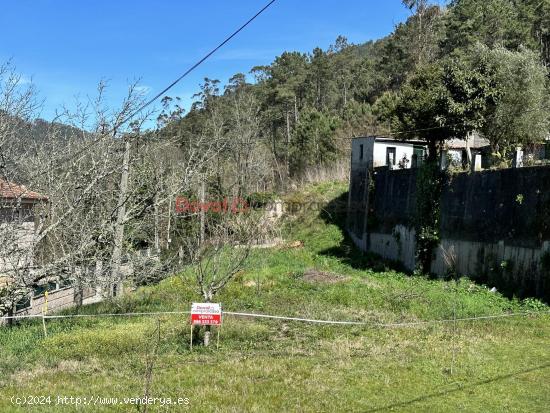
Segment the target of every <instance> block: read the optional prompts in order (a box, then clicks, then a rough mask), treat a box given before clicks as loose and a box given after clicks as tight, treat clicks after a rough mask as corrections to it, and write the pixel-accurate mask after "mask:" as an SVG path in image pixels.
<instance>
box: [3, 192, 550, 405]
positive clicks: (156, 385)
mask: <svg viewBox="0 0 550 413" xmlns="http://www.w3.org/2000/svg"><path fill="white" fill-rule="evenodd" d="M344 191H345V188H344V187H343V185H342V184H336V183H326V184H321V185H316V186H312V187H309V188H308V189H307V190H305V191H303V192H300V193H297V194H292V195H290V197H294V198H293V199H295V198H300V199H307V200H322V201H326V202H328V201H330V200H332V199H335V198H337V197H339V196H341V195H342V193H343V192H344ZM338 222H339V221H338V217H336V216H334V215H331V213H330V210H329V211H327V212H323V213H321V214H318V213H302V214H300V216H299V217H297V218H296V219H287V221H286V225H285V226H286V229H285V234H286V239H287V241H295V240H301V241H302V242H303V246H302V247H297V248H284V247H282V248H274V249H270V250H255V251H253V253H252V256H251V258H250V260H249V261H248V263H247V266H246V268H245V269H244V270H243V271H242V273H241V274H239V275H238V277H237V278H236V279H235V281H234V282H233V283H232V284H230V286H229V287H228V289H227V290H226V291H224V292H223V293H222V294H221V295H220V296H219V299H218V300H219V301H220V302H221V303H222V304H223V306H224V309H225V310H227V311H244V312H256V313H264V314H276V315H285V316H302V317H310V318H318V319H333V320H366V321H372V322H373V323H378V322H383V323H386V322H396V323H398V322H411V321H419V320H440V319H449V318H453V317H472V316H480V315H493V314H502V313H508V312H525V311H539V313H538V314H534V315H529V316H521V317H509V318H501V319H488V320H478V321H460V322H456V323H435V324H427V325H419V326H411V327H393V328H381V327H374V326H337V325H316V324H306V323H301V322H292V321H281V320H262V319H252V318H236V317H232V316H226V317H225V318H224V325H223V329H222V330H221V338H220V347H219V349H216V346H215V340H214V345H213V346H211V347H210V348H204V347H200V346H195V347H194V348H193V351H190V350H189V324H188V317H187V316H184V315H163V316H158V317H157V316H155V317H151V316H140V317H104V318H78V319H60V320H48V321H47V327H48V337H47V338H44V335H43V330H42V323H41V322H40V321H25V322H22V323H21V324H20V325H19V326H18V327H16V328H11V329H1V330H0V412H12V411H13V412H27V411H37V412H49V411H68V412H70V411H105V412H107V411H109V412H110V411H138V408H137V407H136V406H135V405H130V404H123V403H122V404H117V405H114V406H113V405H104V406H99V405H95V406H94V405H92V406H82V405H81V406H76V405H63V406H55V405H54V404H55V403H56V401H57V396H67V397H71V396H73V397H82V398H84V397H87V398H91V397H102V398H113V397H117V398H118V399H119V400H121V401H123V398H124V397H127V398H130V397H143V395H144V389H145V387H146V386H145V383H146V381H147V380H146V377H150V385H149V393H148V394H149V396H151V397H159V398H160V397H163V398H168V397H170V398H171V399H172V400H175V399H176V398H178V397H181V398H188V399H189V404H188V405H180V406H161V405H160V404H156V405H155V406H149V409H148V411H193V412H209V411H221V412H243V411H247V412H248V411H251V412H266V411H274V412H286V411H290V412H333V411H342V412H349V411H357V412H378V411H380V412H383V411H410V412H417V411H429V412H502V411H510V412H547V411H548V410H549V406H550V316H549V314H548V313H547V311H548V307H546V306H545V305H543V304H542V303H540V302H538V301H536V300H525V301H518V300H510V299H507V298H505V297H502V296H501V295H500V294H498V293H491V292H489V291H488V288H486V287H484V286H479V285H475V284H473V283H472V282H470V281H469V280H468V279H462V280H461V281H460V282H459V283H458V284H457V283H455V282H452V281H450V282H445V281H439V280H430V279H427V278H425V277H420V276H414V277H411V276H407V275H404V274H400V273H397V272H395V271H391V270H390V269H387V268H385V267H384V265H383V264H382V263H380V262H379V261H377V260H375V259H373V258H372V257H363V256H361V255H360V254H359V253H357V251H355V250H354V249H353V248H352V247H351V246H350V245H349V241H348V240H346V239H345V238H344V236H343V233H342V230H341V228H340V227H339V226H338V225H337V223H338ZM195 300H199V297H198V295H197V294H196V292H195V290H194V285H193V279H192V275H191V274H184V275H180V276H174V277H171V278H168V279H166V280H164V281H163V282H161V283H160V284H159V285H156V286H150V287H145V288H140V289H139V290H137V291H136V292H135V293H132V294H130V295H127V296H125V297H124V298H123V299H121V300H119V301H117V302H111V303H101V304H98V305H95V306H90V307H86V308H84V309H82V310H81V313H89V314H97V313H110V312H120V313H122V312H130V311H131V312H141V311H144V312H150V311H188V310H189V308H190V303H191V302H192V301H195ZM158 326H160V331H158V330H157V327H158ZM148 373H150V374H148ZM28 396H50V397H51V403H52V404H50V405H48V404H46V405H32V406H28V405H27V406H18V405H16V404H14V403H12V401H11V399H12V397H19V398H26V397H28ZM140 411H143V406H142V407H141V410H140Z"/></svg>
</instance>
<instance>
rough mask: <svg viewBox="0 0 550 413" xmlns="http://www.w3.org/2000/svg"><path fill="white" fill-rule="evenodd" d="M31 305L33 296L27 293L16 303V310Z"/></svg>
mask: <svg viewBox="0 0 550 413" xmlns="http://www.w3.org/2000/svg"><path fill="white" fill-rule="evenodd" d="M30 306H31V297H30V296H28V295H26V296H25V297H23V298H21V299H20V300H19V301H17V303H15V311H20V310H24V309H26V308H29V307H30Z"/></svg>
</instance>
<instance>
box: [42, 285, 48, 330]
mask: <svg viewBox="0 0 550 413" xmlns="http://www.w3.org/2000/svg"><path fill="white" fill-rule="evenodd" d="M47 313H48V291H46V292H45V293H44V305H43V306H42V327H43V328H44V338H46V337H48V330H46V314H47Z"/></svg>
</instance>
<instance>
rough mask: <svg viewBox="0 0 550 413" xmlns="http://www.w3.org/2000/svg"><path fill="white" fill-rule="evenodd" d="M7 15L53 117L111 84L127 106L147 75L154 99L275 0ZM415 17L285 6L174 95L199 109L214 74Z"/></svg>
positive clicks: (380, 5)
mask: <svg viewBox="0 0 550 413" xmlns="http://www.w3.org/2000/svg"><path fill="white" fill-rule="evenodd" d="M2 3H3V4H2V13H1V14H0V37H1V38H2V39H3V41H2V44H1V46H0V61H5V60H7V59H11V60H12V61H13V63H14V64H15V65H16V66H17V70H18V71H19V72H20V73H21V74H22V75H23V76H24V78H25V79H31V78H32V81H33V83H34V84H35V85H36V87H37V89H38V91H39V93H40V97H41V98H43V99H44V100H45V103H44V107H43V109H42V112H41V116H42V117H43V118H45V119H48V120H50V119H52V117H53V115H54V113H55V109H56V108H58V107H59V106H60V105H62V104H66V105H68V106H71V105H72V104H73V103H74V98H75V96H80V97H81V98H83V99H86V97H88V96H90V97H93V96H94V94H95V90H96V86H97V84H98V82H99V81H100V80H101V79H105V80H108V82H109V89H108V95H107V96H108V102H109V104H111V105H113V106H116V105H117V104H118V103H120V101H121V99H122V97H123V96H124V93H125V91H126V89H127V85H128V83H129V82H131V81H132V80H134V79H137V78H140V79H141V84H142V85H143V87H144V90H146V91H148V93H149V94H150V96H152V95H154V94H155V93H156V92H158V91H160V90H162V89H163V87H164V86H166V85H167V84H169V83H170V82H171V81H172V80H174V79H175V78H176V77H178V76H179V75H180V74H181V73H183V72H184V71H185V70H186V69H187V68H188V67H189V66H190V65H192V64H193V63H194V62H196V61H197V60H198V59H200V58H201V57H202V56H203V55H204V54H205V53H207V52H208V51H209V50H210V49H211V48H213V47H214V46H215V45H217V44H218V43H219V42H220V41H221V40H223V39H224V38H225V36H227V35H228V34H229V33H231V32H232V31H233V30H235V29H236V28H237V27H238V26H240V25H241V24H242V23H244V21H246V20H247V19H248V18H249V17H251V16H252V15H253V14H254V13H255V12H256V11H257V10H259V9H260V8H261V7H262V6H263V5H264V4H265V3H267V0H234V1H222V0H200V1H199V0H186V1H185V0H164V1H153V0H148V1H145V0H131V1H130V0H117V1H115V0H110V1H106V0H95V1H75V0H71V1H68V0H6V1H4V2H2ZM409 15H410V12H409V10H407V9H406V8H405V7H403V5H402V4H401V1H400V0H384V1H380V0H349V1H345V0H342V1H335V0H307V1H298V0H277V1H276V2H275V4H273V5H272V6H271V8H269V9H268V10H267V11H266V12H264V14H262V15H261V16H260V17H259V18H258V19H256V20H255V21H254V22H253V23H252V24H251V25H250V26H248V27H247V28H246V29H245V31H244V32H241V34H239V35H238V37H236V38H234V39H233V40H232V41H231V42H230V43H229V44H228V45H226V46H225V47H224V48H223V49H221V50H220V51H218V52H217V53H216V54H215V55H214V56H212V58H211V59H210V60H208V61H207V62H205V63H204V64H203V65H202V66H200V67H199V68H198V69H196V71H195V72H193V73H192V74H191V75H190V76H188V77H187V78H185V79H184V80H183V81H182V82H181V83H180V84H178V85H177V86H176V87H175V88H174V89H173V91H172V92H171V93H170V95H171V96H181V97H182V98H183V99H184V100H185V101H187V102H189V99H190V96H191V95H192V94H193V93H195V92H196V91H197V90H198V85H199V83H200V82H201V81H202V79H203V78H204V77H210V78H214V79H220V80H221V81H222V82H224V81H226V80H227V79H228V78H229V77H230V76H231V75H233V74H234V73H237V72H243V73H246V72H248V71H249V70H250V69H251V68H252V67H253V66H256V65H262V64H268V63H270V62H271V61H273V58H274V57H275V56H276V55H279V54H281V53H282V52H283V51H285V50H288V51H292V50H297V51H301V52H307V51H311V50H312V49H313V48H314V47H316V46H319V47H322V48H323V49H326V48H327V47H328V46H329V45H330V44H331V43H333V42H334V40H335V38H336V37H337V36H338V35H339V34H342V35H344V36H346V37H347V38H348V39H349V41H350V42H353V43H361V42H365V41H367V40H369V39H377V38H380V37H382V36H384V35H387V34H389V33H390V32H391V31H392V30H393V28H394V26H395V25H396V24H397V23H399V22H401V21H403V20H405V19H406V18H407V17H408V16H409Z"/></svg>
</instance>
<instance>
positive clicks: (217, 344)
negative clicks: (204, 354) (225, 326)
mask: <svg viewBox="0 0 550 413" xmlns="http://www.w3.org/2000/svg"><path fill="white" fill-rule="evenodd" d="M221 329H222V326H221V324H220V325H219V326H218V340H217V342H216V350H218V349H219V348H220V330H221Z"/></svg>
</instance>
